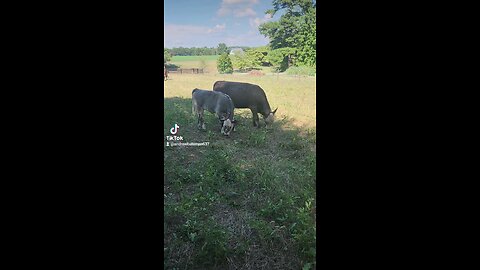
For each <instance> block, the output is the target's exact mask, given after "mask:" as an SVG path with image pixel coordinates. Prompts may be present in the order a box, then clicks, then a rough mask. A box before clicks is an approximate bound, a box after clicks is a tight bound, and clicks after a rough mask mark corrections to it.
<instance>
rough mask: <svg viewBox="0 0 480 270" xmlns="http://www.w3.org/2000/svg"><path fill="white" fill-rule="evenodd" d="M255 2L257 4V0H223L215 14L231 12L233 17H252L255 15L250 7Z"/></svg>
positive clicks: (222, 14) (223, 14)
mask: <svg viewBox="0 0 480 270" xmlns="http://www.w3.org/2000/svg"><path fill="white" fill-rule="evenodd" d="M255 4H258V0H223V1H222V3H221V5H220V8H219V9H218V11H217V15H218V16H227V15H230V14H231V13H233V14H234V15H235V17H253V16H255V15H257V13H256V12H255V11H254V10H253V9H252V6H253V5H255Z"/></svg>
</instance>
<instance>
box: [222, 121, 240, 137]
mask: <svg viewBox="0 0 480 270" xmlns="http://www.w3.org/2000/svg"><path fill="white" fill-rule="evenodd" d="M236 122H237V121H235V120H230V119H228V118H227V120H225V121H223V125H222V134H223V135H225V136H229V135H230V132H232V130H234V128H235V124H236Z"/></svg>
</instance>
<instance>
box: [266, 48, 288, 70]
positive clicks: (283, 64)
mask: <svg viewBox="0 0 480 270" xmlns="http://www.w3.org/2000/svg"><path fill="white" fill-rule="evenodd" d="M294 54H295V49H294V48H280V49H276V50H271V51H270V52H269V53H268V55H267V57H266V59H267V60H268V62H270V63H271V64H272V66H273V68H274V70H275V71H277V72H283V71H285V70H286V69H287V68H288V66H289V59H290V57H291V55H294Z"/></svg>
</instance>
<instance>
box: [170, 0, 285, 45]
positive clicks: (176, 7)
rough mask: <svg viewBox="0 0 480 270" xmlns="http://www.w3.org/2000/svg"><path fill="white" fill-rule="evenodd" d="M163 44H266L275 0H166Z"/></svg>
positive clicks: (275, 18)
mask: <svg viewBox="0 0 480 270" xmlns="http://www.w3.org/2000/svg"><path fill="white" fill-rule="evenodd" d="M163 3H164V4H163V5H164V26H163V27H164V28H163V29H164V43H163V45H164V47H166V48H172V47H180V46H182V47H205V46H206V47H217V45H218V44H219V43H225V44H227V46H249V47H256V46H263V45H267V44H268V39H267V38H266V37H264V36H263V35H261V34H260V32H259V31H258V25H259V24H260V23H263V22H266V21H271V20H277V19H278V18H277V17H278V16H279V15H275V16H274V17H273V18H270V16H269V15H266V14H265V11H266V10H268V9H272V0H196V1H195V0H164V2H163Z"/></svg>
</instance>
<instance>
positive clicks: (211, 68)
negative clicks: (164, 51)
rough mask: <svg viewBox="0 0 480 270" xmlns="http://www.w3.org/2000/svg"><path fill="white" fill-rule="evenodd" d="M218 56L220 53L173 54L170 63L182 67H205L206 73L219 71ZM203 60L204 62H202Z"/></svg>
mask: <svg viewBox="0 0 480 270" xmlns="http://www.w3.org/2000/svg"><path fill="white" fill-rule="evenodd" d="M218 57H219V55H202V56H173V57H172V60H171V61H169V63H171V64H174V65H177V66H179V67H181V68H203V69H204V72H205V73H218V71H217V59H218ZM202 60H203V64H202V62H201V61H202ZM202 65H205V66H202Z"/></svg>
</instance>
